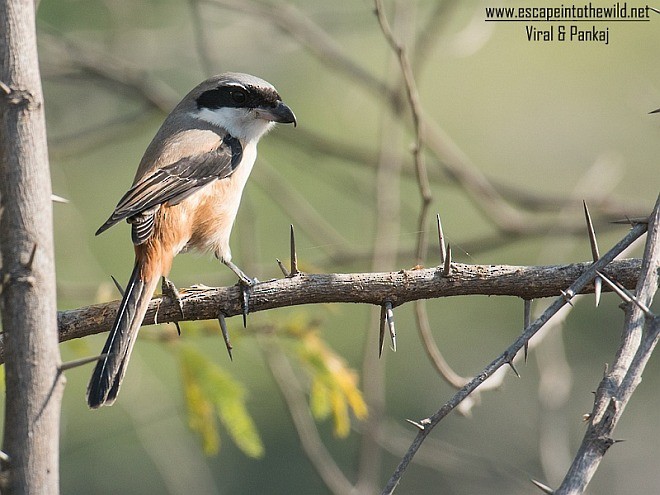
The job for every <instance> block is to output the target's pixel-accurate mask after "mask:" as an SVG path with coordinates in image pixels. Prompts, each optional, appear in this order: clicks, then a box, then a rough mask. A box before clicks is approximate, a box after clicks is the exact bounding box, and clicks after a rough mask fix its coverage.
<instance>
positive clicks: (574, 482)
mask: <svg viewBox="0 0 660 495" xmlns="http://www.w3.org/2000/svg"><path fill="white" fill-rule="evenodd" d="M659 268H660V196H659V197H658V201H657V203H656V207H655V210H654V213H653V215H651V218H650V219H649V233H648V236H647V239H646V248H645V250H644V258H643V264H642V272H641V275H640V277H639V282H638V284H637V288H636V289H637V290H636V294H637V296H636V300H637V301H638V304H635V303H633V302H628V303H627V308H626V321H625V324H624V329H623V336H622V339H621V347H620V348H619V350H618V352H617V357H616V360H615V362H614V364H613V365H612V367H611V368H610V371H608V372H606V373H605V376H604V377H603V380H602V381H601V383H600V385H599V387H598V389H597V391H596V399H595V401H594V408H593V411H592V412H591V414H590V415H589V422H588V426H587V431H586V432H585V435H584V439H583V440H582V444H581V445H580V448H579V449H578V452H577V454H576V456H575V458H574V460H573V463H572V464H571V467H570V468H569V470H568V473H567V474H566V477H565V478H564V481H563V482H562V484H561V486H560V487H559V488H558V489H557V490H556V491H555V493H556V494H558V495H559V494H562V495H568V494H571V495H572V494H580V493H583V492H584V490H585V489H586V487H587V484H588V483H589V482H590V481H591V478H592V477H593V475H594V473H595V472H596V469H598V466H599V465H600V462H601V460H602V459H603V457H604V455H605V453H606V452H607V450H608V449H609V448H610V447H611V446H612V445H614V443H616V440H614V439H613V438H612V436H611V435H612V431H613V430H614V428H615V427H616V425H617V423H618V422H619V419H620V418H621V415H622V414H623V410H624V409H625V408H626V405H627V404H628V401H629V400H630V397H631V396H632V393H633V392H634V391H635V389H636V388H637V385H639V383H640V382H641V381H642V373H643V371H644V368H645V366H646V363H647V362H648V360H649V358H650V357H651V353H652V352H653V350H654V348H655V346H656V344H657V343H658V338H659V336H660V316H657V315H654V314H652V313H651V312H650V311H648V310H647V309H646V308H648V307H650V306H651V303H652V301H653V296H654V294H655V293H656V291H657V290H658V275H659V274H658V269H659ZM608 278H609V277H608ZM633 297H635V296H633ZM642 308H644V309H642Z"/></svg>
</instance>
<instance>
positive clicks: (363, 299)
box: [0, 259, 642, 362]
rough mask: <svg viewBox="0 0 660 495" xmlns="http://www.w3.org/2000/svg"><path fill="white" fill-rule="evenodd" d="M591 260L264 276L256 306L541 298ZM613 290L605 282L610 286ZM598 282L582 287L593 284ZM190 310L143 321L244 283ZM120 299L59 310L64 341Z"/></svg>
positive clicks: (168, 304) (229, 311)
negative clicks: (445, 274) (477, 297)
mask: <svg viewBox="0 0 660 495" xmlns="http://www.w3.org/2000/svg"><path fill="white" fill-rule="evenodd" d="M641 263H642V262H641V260H638V259H628V260H619V261H613V262H612V263H610V264H609V265H608V266H607V268H606V269H605V273H606V274H608V275H609V276H610V277H611V278H612V279H614V280H617V281H618V282H619V283H621V284H622V285H623V286H625V287H627V288H634V287H635V284H636V283H637V278H638V277H639V273H640V269H641ZM589 266H591V263H575V264H571V265H552V266H508V265H465V264H462V263H452V271H451V273H450V275H449V277H443V276H442V267H438V268H427V269H421V270H400V271H397V272H383V273H330V274H304V273H303V274H300V275H297V276H295V277H292V278H283V279H279V280H273V281H270V282H263V283H260V284H258V285H256V286H255V287H253V289H252V290H251V295H250V312H251V313H253V312H257V311H263V310H266V309H273V308H280V307H286V306H296V305H300V304H315V303H337V302H340V303H362V304H374V305H382V304H383V303H384V302H385V301H390V302H391V303H392V305H393V306H394V307H396V306H400V305H401V304H404V303H406V302H410V301H415V300H418V299H430V298H438V297H450V296H462V295H479V294H481V295H490V296H493V295H499V296H515V297H520V298H523V299H538V298H541V297H552V296H557V295H559V294H560V293H561V291H562V290H564V289H566V287H568V286H569V285H571V283H572V282H573V281H575V279H577V278H578V277H579V276H580V275H581V274H582V273H584V271H585V270H586V269H587V268H588V267H589ZM604 289H605V290H607V288H606V287H604ZM593 290H594V287H593V284H589V285H587V287H585V289H584V291H583V292H593ZM181 298H182V301H183V307H184V313H185V314H184V318H181V315H180V313H179V308H178V306H177V305H176V304H174V303H173V302H172V301H170V300H168V299H167V298H162V297H155V298H154V299H153V300H152V301H151V304H150V306H149V310H148V311H147V314H146V316H145V319H144V323H143V324H144V325H151V324H153V323H155V322H159V323H168V322H172V321H184V320H185V321H189V320H209V319H215V318H217V316H218V313H219V312H220V311H221V312H222V313H223V314H224V315H225V316H235V315H240V314H241V313H242V308H241V302H240V301H241V293H240V289H239V288H238V287H237V286H232V287H217V288H215V287H206V288H203V289H187V290H181ZM118 304H119V301H113V302H110V303H104V304H95V305H93V306H86V307H83V308H78V309H72V310H68V311H60V312H59V313H58V324H59V331H60V336H59V338H60V341H66V340H71V339H76V338H80V337H85V336H87V335H93V334H96V333H101V332H107V331H108V330H109V329H110V326H111V325H112V322H113V321H114V317H115V314H116V313H117V306H118ZM3 356H4V341H3V340H2V339H0V362H2V359H3Z"/></svg>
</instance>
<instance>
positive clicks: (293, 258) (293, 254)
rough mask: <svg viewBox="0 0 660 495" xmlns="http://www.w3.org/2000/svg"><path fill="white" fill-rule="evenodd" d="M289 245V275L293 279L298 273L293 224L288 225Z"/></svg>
mask: <svg viewBox="0 0 660 495" xmlns="http://www.w3.org/2000/svg"><path fill="white" fill-rule="evenodd" d="M290 237H291V238H290V244H291V274H290V275H289V276H290V277H295V276H296V275H298V274H299V273H300V272H299V271H298V253H297V252H296V235H295V232H294V230H293V224H291V225H290Z"/></svg>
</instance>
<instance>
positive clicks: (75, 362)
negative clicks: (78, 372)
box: [59, 353, 108, 372]
mask: <svg viewBox="0 0 660 495" xmlns="http://www.w3.org/2000/svg"><path fill="white" fill-rule="evenodd" d="M107 355H108V354H107V353H106V354H101V355H99V356H91V357H86V358H82V359H74V360H73V361H68V362H66V363H62V364H61V365H60V367H59V371H60V372H62V371H66V370H70V369H72V368H77V367H78V366H84V365H85V364H88V363H94V362H96V361H100V360H101V359H104V358H105V357H106V356H107Z"/></svg>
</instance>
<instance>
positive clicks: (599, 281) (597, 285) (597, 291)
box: [594, 277, 603, 307]
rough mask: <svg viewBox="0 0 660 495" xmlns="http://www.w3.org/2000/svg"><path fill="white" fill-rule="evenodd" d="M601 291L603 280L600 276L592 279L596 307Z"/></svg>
mask: <svg viewBox="0 0 660 495" xmlns="http://www.w3.org/2000/svg"><path fill="white" fill-rule="evenodd" d="M602 291H603V280H602V279H601V278H600V277H596V278H595V279H594V296H596V307H598V305H599V304H600V295H601V293H602Z"/></svg>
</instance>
